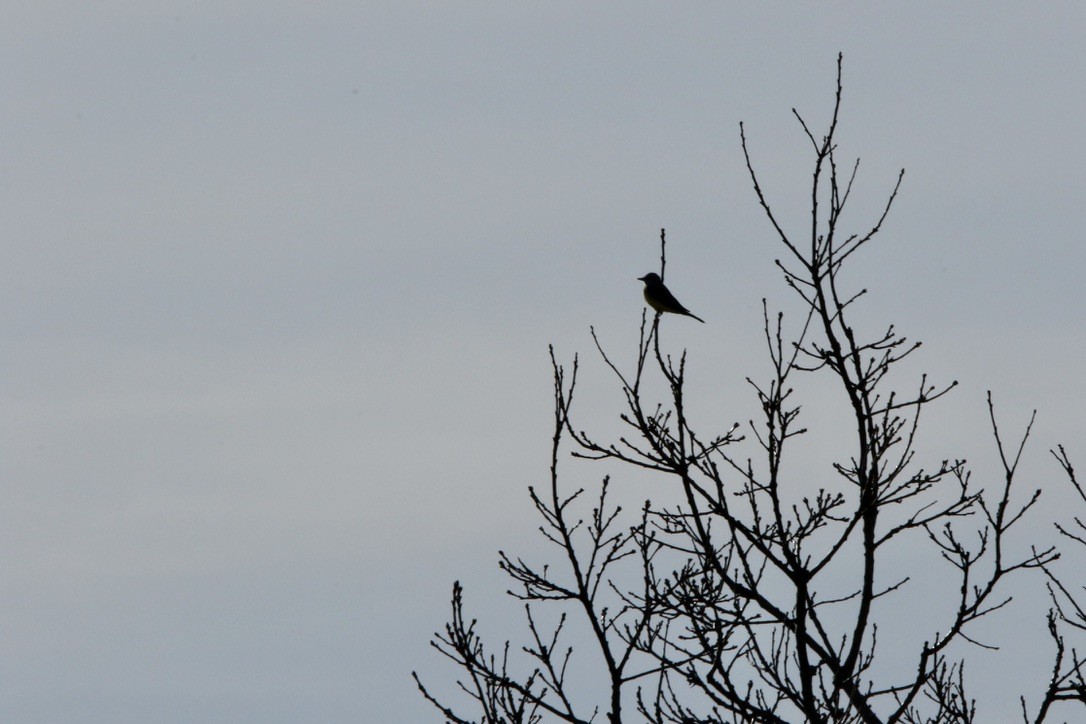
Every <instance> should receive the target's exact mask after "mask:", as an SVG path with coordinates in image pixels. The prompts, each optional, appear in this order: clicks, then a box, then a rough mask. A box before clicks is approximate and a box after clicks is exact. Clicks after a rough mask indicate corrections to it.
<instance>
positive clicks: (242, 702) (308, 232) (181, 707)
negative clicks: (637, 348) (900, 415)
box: [0, 2, 1086, 723]
mask: <svg viewBox="0 0 1086 724" xmlns="http://www.w3.org/2000/svg"><path fill="white" fill-rule="evenodd" d="M3 15H4V22H3V24H2V25H0V88H2V90H3V93H2V96H3V102H2V103H0V139H2V142H0V189H2V194H0V209H2V218H3V232H2V233H3V254H2V256H0V320H2V327H0V330H2V331H0V342H2V350H0V351H2V354H0V395H2V399H0V402H2V407H3V414H2V417H0V420H2V428H0V486H2V487H0V490H2V493H3V495H2V498H0V499H2V501H3V504H2V505H0V682H3V683H2V684H0V719H2V720H3V721H5V722H53V723H62V722H92V721H101V722H146V721H158V722H190V721H262V722H296V721H323V722H340V721H342V722H348V721H351V722H358V721H363V722H393V721H412V722H413V721H436V720H437V717H435V716H433V714H432V713H431V711H430V710H428V709H427V707H426V705H425V703H424V702H422V701H421V700H420V698H419V697H418V696H417V695H416V694H415V693H414V688H413V684H412V682H411V680H410V678H409V672H410V671H411V670H412V669H419V670H420V671H421V672H422V673H423V674H424V675H425V676H426V677H427V679H428V680H431V681H434V682H435V684H437V685H439V686H440V685H441V683H442V682H443V681H444V682H445V683H446V684H447V683H448V680H449V676H450V675H451V673H452V671H451V670H450V669H449V668H447V667H445V666H444V665H443V664H442V662H441V661H439V660H438V659H437V657H435V656H434V655H433V654H432V653H430V652H429V651H428V649H427V645H426V644H427V640H428V637H429V635H430V633H431V632H432V631H434V630H436V629H437V628H439V627H440V626H441V625H442V624H443V622H444V620H445V617H446V616H447V600H448V593H449V589H450V587H451V584H452V581H453V580H454V579H456V578H460V579H462V580H464V582H465V584H466V585H467V586H468V594H467V595H468V603H469V605H470V606H471V607H472V610H473V612H477V613H480V614H482V615H486V613H487V611H489V610H491V609H493V610H494V613H493V616H494V617H496V618H495V619H493V620H494V621H495V623H494V625H493V626H492V627H491V629H492V630H493V633H494V637H495V639H494V643H496V644H497V643H500V638H501V637H502V636H514V637H516V635H517V631H516V629H515V628H513V627H512V622H513V621H514V620H515V619H513V618H509V627H504V628H503V626H504V622H505V618H503V617H508V616H507V614H508V612H509V611H512V614H515V613H516V609H515V607H512V608H509V607H508V604H505V603H504V602H502V601H501V592H502V591H503V590H504V587H505V584H504V582H503V581H502V580H501V578H500V576H499V575H498V574H497V573H496V571H495V562H496V551H497V550H498V549H499V548H502V549H505V550H511V551H516V550H529V551H530V550H534V549H536V548H537V547H538V546H537V544H536V543H535V542H534V540H533V539H532V537H531V531H532V528H533V526H534V525H535V523H534V521H533V519H532V516H531V512H530V510H529V505H528V500H527V495H526V488H527V485H529V484H531V483H539V482H541V481H543V480H545V476H546V472H547V471H546V466H547V458H548V454H549V449H548V445H549V439H548V435H549V433H548V430H547V428H548V426H549V424H550V415H551V412H550V401H549V394H550V384H551V381H550V376H549V367H548V364H549V363H548V359H547V352H546V350H547V345H548V344H550V343H553V344H554V345H555V346H556V349H557V352H558V354H559V356H560V357H561V358H562V359H564V360H568V359H570V358H571V357H572V355H573V354H574V353H575V352H581V353H582V355H583V363H584V366H585V374H584V384H585V385H586V391H585V396H584V398H583V400H582V401H581V403H580V404H582V405H583V408H581V409H583V414H584V415H585V416H586V419H588V420H608V419H611V416H612V413H613V412H615V411H617V407H616V405H617V402H618V400H619V397H618V396H617V395H616V394H614V392H615V390H614V388H613V386H612V385H611V383H610V382H609V381H608V379H607V377H606V375H605V374H604V372H603V370H602V368H601V365H600V364H599V362H598V360H597V359H596V358H595V357H594V355H593V354H592V353H591V341H590V338H589V335H588V329H589V325H595V327H596V329H597V330H598V331H599V332H600V334H601V336H602V338H603V339H604V341H605V342H606V343H608V344H609V345H611V346H612V347H613V349H615V350H616V351H626V352H627V353H628V352H629V351H630V350H632V349H633V346H634V343H635V339H636V332H637V325H638V323H639V321H640V315H641V310H642V306H643V305H642V301H641V292H640V284H639V282H637V281H636V280H635V277H637V276H640V275H642V274H644V273H645V272H647V271H650V270H652V269H654V268H655V265H656V264H657V257H658V236H659V230H660V228H661V227H666V228H667V230H668V238H669V264H668V281H669V284H670V285H671V286H672V288H673V289H674V290H675V291H676V292H677V294H678V296H679V297H680V299H682V300H683V302H684V303H685V304H686V305H687V306H689V307H690V308H691V309H692V310H693V311H694V312H695V313H697V314H698V315H699V316H701V317H703V318H704V319H705V320H706V321H707V324H706V325H704V326H702V325H698V324H696V323H689V324H682V323H681V322H684V321H689V320H676V323H675V324H673V325H672V327H673V329H674V332H673V336H672V342H673V344H675V345H676V348H678V347H679V346H685V347H687V348H688V349H689V350H690V355H691V376H692V379H693V381H694V382H696V384H697V386H698V389H699V390H700V392H701V394H702V395H704V399H705V400H707V401H711V402H712V403H713V405H715V406H716V407H710V406H708V404H706V407H705V408H704V409H705V410H706V412H705V413H704V414H706V415H709V413H710V412H712V416H713V419H714V420H716V419H723V420H728V421H731V420H745V419H747V418H749V417H750V416H752V415H753V414H754V411H755V409H756V408H755V407H754V404H753V400H752V398H751V394H750V390H749V387H748V386H747V385H746V383H745V382H744V378H745V377H746V376H748V375H754V376H757V375H758V374H759V371H760V370H764V366H763V365H764V361H765V356H764V354H763V352H762V350H761V347H760V346H759V345H760V321H761V320H760V314H761V311H760V299H761V298H762V297H768V299H769V301H770V304H771V305H772V306H773V307H774V308H782V309H785V310H787V309H789V306H788V305H789V304H791V303H792V301H791V300H790V299H789V297H788V294H787V290H786V289H785V287H784V285H783V284H782V283H781V281H780V279H779V274H778V273H777V272H776V271H775V269H774V267H773V265H772V260H773V259H774V258H775V257H776V256H778V255H779V254H780V252H779V250H778V249H777V248H775V247H774V245H773V234H772V230H771V228H770V227H769V226H768V225H767V223H766V222H765V220H764V218H763V217H762V216H761V215H760V213H761V212H760V210H759V209H758V207H757V204H756V201H755V198H754V195H753V193H752V191H751V188H750V184H749V180H748V178H747V176H746V170H745V168H744V166H743V163H742V157H741V154H740V150H739V134H738V131H739V122H740V121H744V122H745V123H746V128H747V134H748V140H749V143H750V147H751V150H752V153H753V156H754V160H755V162H756V163H757V164H758V166H759V169H760V170H762V172H763V181H764V186H765V189H766V192H767V193H768V194H770V196H771V198H772V199H773V200H774V202H775V204H776V207H777V208H778V209H779V211H780V213H781V215H782V217H783V218H784V219H786V221H787V223H789V224H791V225H792V227H791V228H793V229H795V230H796V231H797V232H798V231H800V230H801V229H803V228H804V227H803V225H804V223H805V219H804V204H805V199H806V196H805V194H806V192H805V186H806V184H807V182H808V179H809V174H810V170H811V166H810V152H809V146H808V145H807V142H806V139H805V138H804V137H803V135H802V132H801V131H800V129H799V128H798V126H797V125H796V123H795V120H794V119H793V118H792V115H791V109H792V108H793V107H795V108H797V109H798V110H799V111H800V112H801V113H803V114H804V115H805V117H807V118H808V119H809V120H810V121H811V123H812V124H813V125H814V126H815V127H817V128H821V127H823V126H824V124H825V122H826V120H827V119H828V117H829V111H830V108H831V103H832V91H833V80H834V72H835V58H836V55H837V53H838V51H842V52H844V54H845V61H844V63H845V71H844V82H845V101H844V108H843V114H842V123H841V126H840V129H839V133H840V141H841V153H842V154H843V155H844V156H846V157H855V156H860V157H862V159H863V160H862V164H861V170H860V176H859V180H858V182H857V186H858V188H857V191H856V199H855V201H854V203H855V206H856V208H855V211H856V215H855V216H854V217H852V220H853V221H854V222H855V224H856V227H857V229H859V228H861V227H863V226H864V224H865V223H867V222H868V221H870V219H871V218H872V217H871V216H870V213H873V211H874V210H875V209H876V208H877V207H878V206H879V204H880V203H881V202H882V200H883V199H884V197H885V194H886V193H887V192H888V191H889V190H890V189H891V188H892V185H893V181H894V179H895V177H896V174H897V172H898V170H899V169H900V168H905V169H906V177H905V182H904V185H903V187H902V191H901V193H900V196H899V200H898V203H897V205H896V206H895V208H894V210H893V212H892V214H891V216H890V218H889V220H888V222H887V224H886V227H885V231H884V233H883V235H882V236H881V237H880V241H879V243H878V244H876V245H875V246H873V247H872V248H871V249H870V250H869V251H868V252H867V253H866V255H864V256H862V257H858V258H857V260H856V265H855V267H854V269H853V272H852V273H853V275H854V276H853V277H852V281H853V282H854V283H855V285H856V286H857V288H858V287H860V286H866V287H868V288H869V289H870V290H871V296H870V297H869V299H868V300H867V301H866V302H865V306H864V308H863V310H864V311H863V315H864V317H863V318H864V319H870V320H871V323H872V325H873V326H872V328H871V329H872V331H874V329H875V327H882V326H884V325H885V324H886V323H888V322H891V321H892V322H895V323H896V324H897V325H898V327H899V329H901V331H902V332H904V333H905V334H907V335H908V336H910V337H912V338H919V339H923V340H924V342H925V347H924V348H923V350H922V352H921V353H920V357H919V358H918V359H917V361H916V363H915V366H913V367H911V368H910V370H911V371H912V372H919V371H921V370H925V371H928V372H929V373H930V374H931V375H932V378H933V379H935V380H944V381H949V380H951V379H958V380H959V381H960V382H961V385H960V387H959V389H958V390H957V391H956V392H955V393H954V394H953V395H952V396H951V397H949V398H948V399H946V400H944V402H942V403H940V405H941V406H940V407H939V408H938V413H939V415H938V416H937V417H938V419H933V421H932V425H933V427H932V428H930V429H931V430H932V431H933V432H932V434H931V436H930V437H929V440H930V441H931V444H932V445H933V448H932V450H931V453H930V456H931V459H933V460H937V459H939V458H940V457H946V456H961V457H969V458H970V459H971V460H973V459H976V460H977V461H978V466H980V467H981V468H982V469H984V466H985V465H987V466H989V468H988V469H990V466H991V465H992V463H993V458H992V456H993V453H994V450H993V447H992V444H991V440H990V437H989V436H988V435H987V434H986V432H985V430H984V427H983V425H984V419H985V409H984V391H985V390H986V389H989V388H991V389H994V390H995V393H996V399H997V402H999V403H1000V405H1001V408H1000V409H1001V411H1003V412H1004V413H1005V414H1006V417H1007V424H1008V426H1011V425H1012V424H1013V425H1018V426H1020V425H1021V424H1022V423H1024V421H1025V420H1026V419H1027V418H1028V415H1029V412H1030V410H1032V409H1033V408H1034V407H1036V408H1038V409H1039V411H1040V412H1039V421H1038V424H1037V427H1036V439H1035V440H1034V444H1033V445H1032V447H1031V448H1030V450H1029V453H1030V458H1029V460H1028V465H1029V466H1030V467H1029V471H1030V475H1032V476H1033V477H1032V478H1031V480H1030V482H1032V483H1036V484H1040V485H1042V486H1051V487H1052V488H1053V491H1052V493H1051V495H1050V497H1052V496H1055V498H1056V499H1058V497H1059V495H1060V494H1062V493H1061V491H1059V490H1057V489H1056V488H1059V486H1060V483H1059V478H1058V476H1057V475H1056V474H1055V473H1056V470H1055V466H1054V465H1053V464H1052V463H1051V461H1050V459H1046V458H1047V452H1046V451H1047V449H1048V448H1049V447H1051V446H1053V445H1055V444H1057V443H1064V444H1066V445H1067V446H1068V448H1069V450H1070V452H1071V454H1072V457H1073V458H1076V457H1077V459H1079V460H1086V422H1084V421H1083V416H1082V414H1081V402H1082V400H1083V399H1084V395H1086V383H1084V382H1083V375H1082V360H1083V353H1084V351H1086V349H1084V348H1086V345H1084V340H1083V330H1082V323H1083V320H1084V316H1086V315H1084V313H1083V309H1084V306H1086V291H1084V286H1083V284H1082V283H1081V270H1082V269H1083V267H1084V263H1086V251H1084V245H1083V243H1082V242H1083V232H1084V229H1086V222H1084V220H1083V200H1084V198H1086V172H1084V170H1083V169H1084V168H1086V140H1084V135H1083V119H1084V118H1086V44H1084V43H1083V37H1084V35H1086V6H1084V5H1083V4H1080V3H1063V4H1057V3H1046V4H1043V5H1039V4H1036V3H1020V4H1006V3H955V4H946V3H915V2H914V3H900V4H896V5H894V6H889V5H886V4H878V5H874V4H859V3H833V4H828V3H819V4H802V5H800V4H790V3H788V4H786V3H756V4H744V5H743V6H741V7H739V6H737V5H733V4H723V3H693V2H691V3H667V4H663V3H660V4H652V5H650V4H645V3H641V4H631V3H622V4H619V3H555V2H551V3H533V4H527V3H485V4H484V3H456V4H453V3H436V2H435V3H414V2H382V3H377V2H358V3H321V4H314V3H290V2H282V3H263V2H233V3H217V2H216V3H202V2H193V3H166V2H162V3H124V2H99V3H70V2H69V3H64V2H56V3H48V2H43V3H7V4H5V7H4V13H3ZM793 308H794V307H793ZM910 386H911V383H910ZM818 399H819V397H818V395H817V392H816V393H815V396H814V398H813V402H812V407H813V410H812V412H811V415H812V417H811V424H812V425H814V424H815V423H816V422H818V421H820V420H822V421H825V420H830V419H831V418H830V417H827V416H822V417H820V416H819V412H818V407H817V405H816V404H814V403H815V402H817V401H818ZM586 472H587V474H588V475H589V477H588V478H587V479H588V480H593V479H595V477H596V475H595V473H593V472H592V471H591V469H589V470H587V471H586ZM820 474H821V473H820ZM825 474H826V475H828V474H829V473H828V471H826V472H825ZM571 484H572V483H571ZM1050 507H1051V506H1050ZM1037 525H1038V526H1039V528H1038V531H1040V532H1038V536H1039V537H1041V538H1043V537H1044V536H1046V535H1048V532H1049V530H1050V528H1048V527H1047V525H1048V524H1047V523H1045V524H1044V525H1043V526H1042V525H1041V524H1040V523H1038V524H1037ZM1042 528H1043V530H1042ZM903 595H908V594H903ZM503 606H505V607H506V608H502V607H503ZM491 629H488V630H491ZM995 666H996V667H997V668H998V667H1000V666H1002V664H997V665H995ZM1026 693H1031V692H1026ZM1012 703H1013V700H1012ZM986 720H987V721H996V720H997V719H986Z"/></svg>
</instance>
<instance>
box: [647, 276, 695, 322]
mask: <svg viewBox="0 0 1086 724" xmlns="http://www.w3.org/2000/svg"><path fill="white" fill-rule="evenodd" d="M638 280H639V281H643V282H645V301H646V302H648V305H649V306H650V307H652V308H653V309H655V310H656V311H657V312H671V313H672V314H684V315H686V316H687V317H693V318H694V319H696V320H698V321H699V322H701V323H702V324H705V320H704V319H702V318H701V317H699V316H698V315H696V314H694V313H693V312H691V311H690V310H689V309H687V308H686V307H684V306H683V305H681V304H679V300H678V299H676V298H675V295H674V294H672V293H671V292H670V291H668V288H667V287H665V286H664V280H663V279H661V278H660V275H659V274H656V273H649V274H646V275H645V276H643V277H638Z"/></svg>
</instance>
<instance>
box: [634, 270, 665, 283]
mask: <svg viewBox="0 0 1086 724" xmlns="http://www.w3.org/2000/svg"><path fill="white" fill-rule="evenodd" d="M637 279H638V281H642V282H645V283H646V284H659V283H660V275H659V274H657V273H656V272H650V273H648V274H646V275H645V276H643V277H638V278H637Z"/></svg>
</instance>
